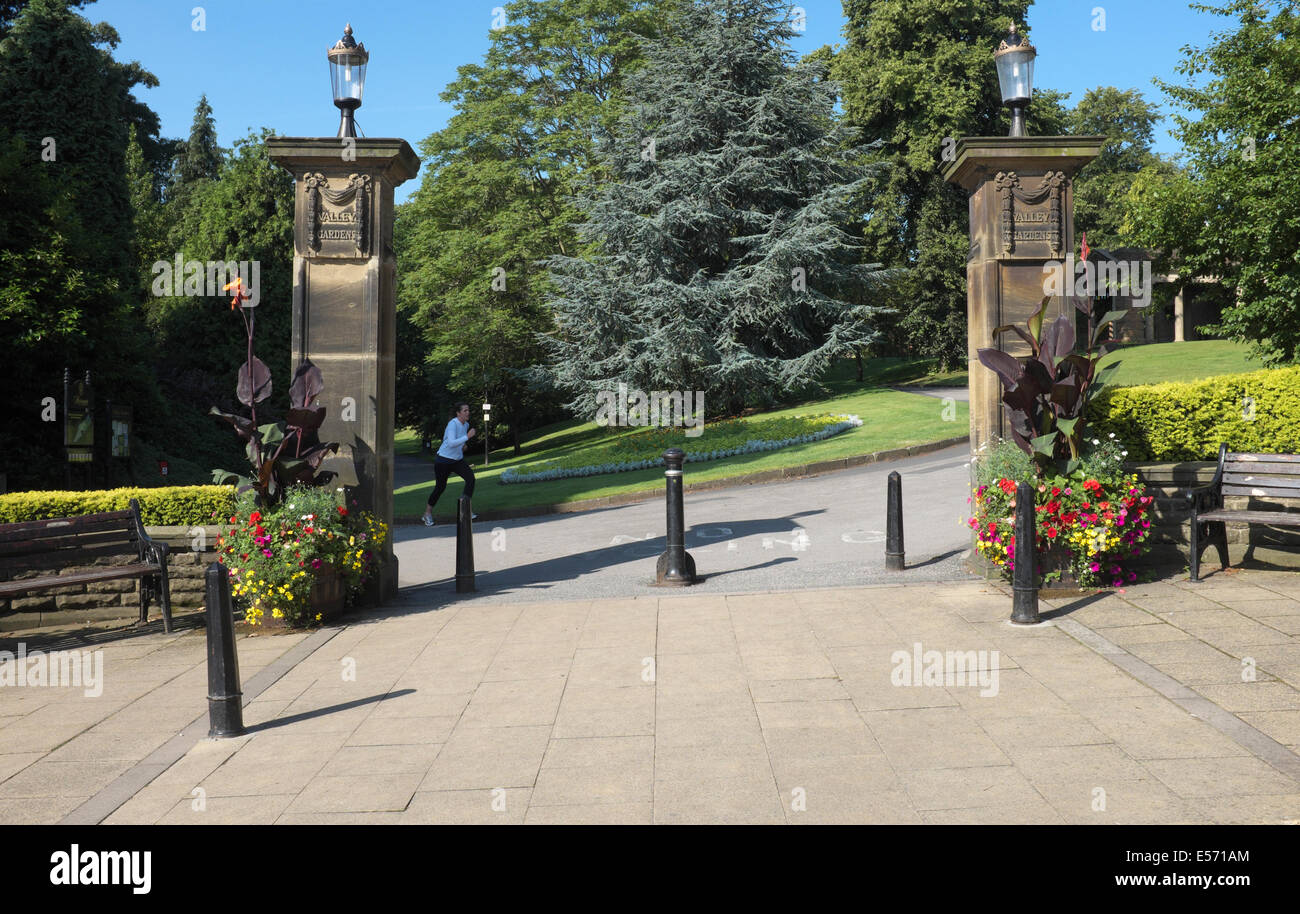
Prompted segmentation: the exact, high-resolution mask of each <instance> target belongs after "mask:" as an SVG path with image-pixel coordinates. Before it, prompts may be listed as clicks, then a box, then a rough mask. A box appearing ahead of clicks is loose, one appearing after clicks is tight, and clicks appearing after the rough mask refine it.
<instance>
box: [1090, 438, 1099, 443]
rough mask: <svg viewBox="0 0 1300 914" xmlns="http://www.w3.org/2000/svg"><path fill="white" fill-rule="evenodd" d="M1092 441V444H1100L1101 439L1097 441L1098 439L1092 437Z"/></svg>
mask: <svg viewBox="0 0 1300 914" xmlns="http://www.w3.org/2000/svg"><path fill="white" fill-rule="evenodd" d="M1092 443H1093V444H1101V441H1099V440H1098V439H1096V438H1093V439H1092Z"/></svg>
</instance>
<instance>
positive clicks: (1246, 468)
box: [1223, 460, 1300, 479]
mask: <svg viewBox="0 0 1300 914" xmlns="http://www.w3.org/2000/svg"><path fill="white" fill-rule="evenodd" d="M1223 472H1224V473H1253V474H1256V475H1258V474H1260V473H1267V474H1270V475H1274V476H1282V477H1286V478H1289V479H1294V478H1296V477H1297V476H1300V463H1279V462H1276V461H1272V460H1270V461H1263V460H1261V461H1260V462H1258V463H1247V462H1244V461H1230V460H1225V461H1224V463H1223Z"/></svg>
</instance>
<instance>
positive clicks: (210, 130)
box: [168, 93, 224, 196]
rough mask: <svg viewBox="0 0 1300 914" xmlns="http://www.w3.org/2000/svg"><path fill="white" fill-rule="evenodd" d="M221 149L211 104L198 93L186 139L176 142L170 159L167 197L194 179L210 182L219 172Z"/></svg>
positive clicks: (185, 186)
mask: <svg viewBox="0 0 1300 914" xmlns="http://www.w3.org/2000/svg"><path fill="white" fill-rule="evenodd" d="M223 158H224V151H223V150H222V148H221V147H220V146H219V145H218V144H217V121H216V119H215V118H214V117H213V116H212V106H211V105H210V104H208V96H207V94H206V93H205V94H203V95H201V96H199V103H198V105H196V106H195V108H194V123H193V124H192V125H191V126H190V135H189V139H186V140H177V141H176V153H175V158H174V159H173V162H172V179H171V184H170V185H169V187H168V193H169V196H174V195H176V194H178V193H182V192H183V191H184V189H185V188H187V187H188V186H189V185H192V184H194V183H196V182H198V181H211V180H213V179H214V178H216V177H217V175H218V174H220V172H221V163H222V160H223Z"/></svg>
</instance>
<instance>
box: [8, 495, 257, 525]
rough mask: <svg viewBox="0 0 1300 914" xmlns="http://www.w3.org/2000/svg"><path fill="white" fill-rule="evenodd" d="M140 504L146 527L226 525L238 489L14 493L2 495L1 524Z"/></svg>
mask: <svg viewBox="0 0 1300 914" xmlns="http://www.w3.org/2000/svg"><path fill="white" fill-rule="evenodd" d="M133 498H134V499H136V500H138V501H139V502H140V517H141V519H142V520H143V521H144V523H145V525H146V526H193V525H196V524H211V523H214V518H213V516H212V515H213V512H215V513H216V515H217V517H216V520H215V522H216V523H223V522H224V521H225V519H226V518H228V517H230V515H231V514H232V513H233V512H234V510H235V487H234V486H166V487H162V488H153V489H138V488H130V489H107V490H100V491H92V492H60V491H49V492H10V493H9V494H7V495H0V523H5V524H12V523H17V522H19V521H25V520H44V519H45V518H47V517H77V516H80V515H82V514H99V513H100V512H103V511H125V510H126V509H127V508H128V507H130V503H131V499H133Z"/></svg>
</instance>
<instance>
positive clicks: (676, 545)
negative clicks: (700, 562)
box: [655, 447, 698, 587]
mask: <svg viewBox="0 0 1300 914" xmlns="http://www.w3.org/2000/svg"><path fill="white" fill-rule="evenodd" d="M685 459H686V452H685V451H683V450H682V449H681V448H676V447H670V448H669V449H668V450H666V451H664V463H665V464H667V466H668V468H667V469H666V470H664V480H665V482H666V484H667V500H668V533H667V535H666V536H665V537H664V540H665V542H666V544H667V546H668V548H667V549H665V550H664V554H663V555H661V556H659V562H658V564H657V565H656V566H655V583H656V584H670V585H673V586H678V587H684V586H686V585H688V584H694V583H696V581H697V580H698V579H697V578H696V576H695V559H693V558H692V557H691V554H690V553H689V552H687V551H686V514H685V512H684V511H683V510H682V463H683V462H684V461H685Z"/></svg>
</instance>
